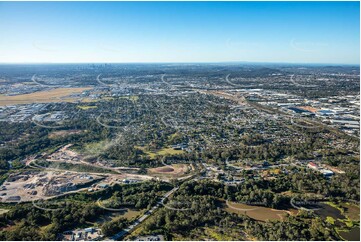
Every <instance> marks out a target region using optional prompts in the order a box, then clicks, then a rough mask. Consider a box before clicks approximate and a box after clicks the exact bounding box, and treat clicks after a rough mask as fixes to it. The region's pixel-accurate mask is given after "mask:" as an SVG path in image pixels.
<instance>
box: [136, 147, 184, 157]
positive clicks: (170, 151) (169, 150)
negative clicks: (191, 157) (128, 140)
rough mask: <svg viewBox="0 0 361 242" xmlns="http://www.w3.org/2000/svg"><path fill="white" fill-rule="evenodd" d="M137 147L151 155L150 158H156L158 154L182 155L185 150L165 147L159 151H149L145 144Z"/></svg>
mask: <svg viewBox="0 0 361 242" xmlns="http://www.w3.org/2000/svg"><path fill="white" fill-rule="evenodd" d="M135 148H137V149H139V150H142V151H143V152H144V153H145V154H147V155H148V156H149V158H150V159H155V157H157V156H158V155H164V156H165V155H180V154H183V153H184V151H183V150H175V149H173V148H163V149H161V150H158V151H147V150H146V148H145V147H143V146H136V147H135Z"/></svg>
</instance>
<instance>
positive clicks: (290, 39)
mask: <svg viewBox="0 0 361 242" xmlns="http://www.w3.org/2000/svg"><path fill="white" fill-rule="evenodd" d="M238 61H247V62H273V63H280V62H281V63H310V64H311V63H325V64H359V63H360V5H359V2H0V63H28V62H29V63H88V62H93V63H103V62H106V63H128V62H176V63H181V62H238Z"/></svg>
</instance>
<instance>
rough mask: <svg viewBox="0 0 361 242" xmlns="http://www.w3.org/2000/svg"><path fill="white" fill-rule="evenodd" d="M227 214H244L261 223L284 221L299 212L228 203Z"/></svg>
mask: <svg viewBox="0 0 361 242" xmlns="http://www.w3.org/2000/svg"><path fill="white" fill-rule="evenodd" d="M225 210H226V211H227V212H231V213H237V214H244V215H247V216H248V217H250V218H253V219H255V220H260V221H266V220H282V219H283V218H284V216H285V215H286V214H287V213H288V214H293V215H295V214H297V210H295V209H290V210H277V209H272V208H266V207H261V206H250V205H246V204H242V203H234V202H228V201H227V202H226V208H225Z"/></svg>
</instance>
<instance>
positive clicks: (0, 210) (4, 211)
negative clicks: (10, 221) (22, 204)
mask: <svg viewBox="0 0 361 242" xmlns="http://www.w3.org/2000/svg"><path fill="white" fill-rule="evenodd" d="M8 211H9V210H8V209H2V208H0V215H1V214H4V213H7V212H8Z"/></svg>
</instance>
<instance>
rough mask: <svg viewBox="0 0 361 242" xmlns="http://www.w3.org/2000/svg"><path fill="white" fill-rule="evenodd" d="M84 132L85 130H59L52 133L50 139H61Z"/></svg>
mask: <svg viewBox="0 0 361 242" xmlns="http://www.w3.org/2000/svg"><path fill="white" fill-rule="evenodd" d="M82 132H84V131H83V130H75V129H74V130H59V131H54V132H51V133H50V134H49V135H48V137H49V138H50V139H54V138H59V137H66V136H68V135H73V134H81V133H82Z"/></svg>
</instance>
